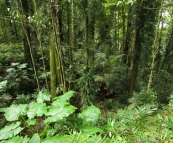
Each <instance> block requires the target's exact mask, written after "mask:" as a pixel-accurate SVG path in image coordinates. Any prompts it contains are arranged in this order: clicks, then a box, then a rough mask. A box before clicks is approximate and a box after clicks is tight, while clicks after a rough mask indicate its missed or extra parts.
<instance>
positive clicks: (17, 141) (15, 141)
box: [1, 136, 29, 143]
mask: <svg viewBox="0 0 173 143" xmlns="http://www.w3.org/2000/svg"><path fill="white" fill-rule="evenodd" d="M28 141H29V138H28V137H27V136H25V138H23V137H19V136H17V137H13V138H11V139H9V140H5V141H1V143H28Z"/></svg>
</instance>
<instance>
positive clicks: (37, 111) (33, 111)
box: [27, 102, 47, 119]
mask: <svg viewBox="0 0 173 143" xmlns="http://www.w3.org/2000/svg"><path fill="white" fill-rule="evenodd" d="M46 112H47V106H46V104H45V103H37V102H32V103H30V104H29V109H28V112H27V115H28V117H29V119H32V118H34V117H35V116H37V117H41V116H43V114H46Z"/></svg>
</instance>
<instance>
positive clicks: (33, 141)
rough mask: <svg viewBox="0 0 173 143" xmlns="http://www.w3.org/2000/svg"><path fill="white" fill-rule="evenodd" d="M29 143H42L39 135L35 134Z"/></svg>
mask: <svg viewBox="0 0 173 143" xmlns="http://www.w3.org/2000/svg"><path fill="white" fill-rule="evenodd" d="M29 143H40V136H39V134H38V133H35V134H34V135H33V137H32V138H31V140H30V141H29Z"/></svg>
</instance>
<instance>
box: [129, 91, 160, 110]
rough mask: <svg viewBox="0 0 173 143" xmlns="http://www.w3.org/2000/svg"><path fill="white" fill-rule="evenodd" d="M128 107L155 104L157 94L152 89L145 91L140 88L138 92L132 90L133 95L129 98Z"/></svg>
mask: <svg viewBox="0 0 173 143" xmlns="http://www.w3.org/2000/svg"><path fill="white" fill-rule="evenodd" d="M129 102H130V104H131V105H130V108H133V107H136V106H141V105H144V104H150V105H155V106H157V95H156V93H155V92H153V91H152V90H150V91H148V93H146V90H142V91H141V92H139V93H136V92H134V93H133V97H132V98H130V99H129Z"/></svg>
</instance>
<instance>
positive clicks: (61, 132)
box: [0, 91, 173, 143]
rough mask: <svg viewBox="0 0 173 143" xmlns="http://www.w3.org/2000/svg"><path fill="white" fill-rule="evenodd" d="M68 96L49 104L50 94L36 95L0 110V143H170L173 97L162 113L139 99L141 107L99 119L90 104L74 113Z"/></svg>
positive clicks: (96, 108) (71, 92)
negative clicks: (2, 122)
mask: <svg viewBox="0 0 173 143" xmlns="http://www.w3.org/2000/svg"><path fill="white" fill-rule="evenodd" d="M136 94H137V93H136ZM136 94H135V96H134V98H138V100H140V98H141V97H140V96H141V95H143V94H140V95H139V96H137V95H136ZM150 94H154V93H152V92H151V93H150ZM72 96H74V92H73V91H69V92H67V93H65V94H64V95H61V96H59V97H56V98H55V99H53V101H52V102H51V101H50V98H51V95H50V94H48V93H46V92H39V93H38V95H37V99H36V101H32V102H31V103H29V104H12V105H11V106H10V107H8V108H1V109H0V111H1V112H4V116H5V118H6V120H7V121H8V123H7V124H6V126H5V127H4V128H2V129H1V130H0V142H1V143H9V142H11V143H13V142H18V143H36V142H37V143H55V142H56V143H62V142H65V143H81V142H84V143H161V142H163V143H167V142H173V113H172V109H173V96H170V103H169V105H167V106H166V105H165V106H164V107H163V109H162V110H161V109H158V108H157V105H154V102H153V101H155V98H152V99H151V100H147V101H149V103H146V102H145V103H144V104H142V101H144V99H143V98H141V102H140V103H141V105H136V104H135V106H129V107H125V108H119V109H117V108H116V110H115V111H114V110H112V111H111V112H109V111H108V112H107V113H106V114H107V115H106V116H102V115H101V114H102V111H101V110H100V109H99V108H98V107H96V106H94V105H91V106H88V107H87V108H86V109H85V110H83V111H81V112H80V113H76V112H75V111H76V109H77V108H76V107H75V106H73V105H71V104H70V102H69V100H70V98H71V97H72ZM153 97H154V95H153ZM136 100H137V99H136ZM136 100H134V101H136ZM131 104H132V103H131ZM133 105H134V104H133Z"/></svg>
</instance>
